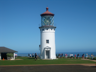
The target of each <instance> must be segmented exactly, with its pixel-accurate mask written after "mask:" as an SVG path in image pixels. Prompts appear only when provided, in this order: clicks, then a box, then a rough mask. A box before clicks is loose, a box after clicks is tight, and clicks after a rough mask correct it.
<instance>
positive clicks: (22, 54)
mask: <svg viewBox="0 0 96 72" xmlns="http://www.w3.org/2000/svg"><path fill="white" fill-rule="evenodd" d="M86 53H87V54H88V55H89V56H90V57H91V54H93V55H94V57H96V52H57V53H56V54H63V56H64V54H67V55H70V54H73V55H75V54H76V55H77V54H79V57H82V54H84V55H85V56H86ZM16 54H17V56H28V54H31V55H32V54H35V53H16ZM39 54H40V53H37V55H39Z"/></svg>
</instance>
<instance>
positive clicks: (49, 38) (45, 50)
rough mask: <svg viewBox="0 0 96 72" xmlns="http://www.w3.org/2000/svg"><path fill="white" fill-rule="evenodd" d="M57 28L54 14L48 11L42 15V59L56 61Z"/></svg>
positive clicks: (40, 46)
mask: <svg viewBox="0 0 96 72" xmlns="http://www.w3.org/2000/svg"><path fill="white" fill-rule="evenodd" d="M55 28H56V27H55V26H54V14H53V13H51V12H49V11H48V7H47V8H46V12H44V13H42V14H41V26H40V27H39V29H40V45H39V48H40V58H41V59H56V50H55Z"/></svg>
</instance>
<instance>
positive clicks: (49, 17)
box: [41, 7, 54, 26]
mask: <svg viewBox="0 0 96 72" xmlns="http://www.w3.org/2000/svg"><path fill="white" fill-rule="evenodd" d="M41 26H54V14H53V13H51V12H49V11H48V7H47V8H46V12H44V13H42V14H41Z"/></svg>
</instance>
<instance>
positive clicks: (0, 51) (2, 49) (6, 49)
mask: <svg viewBox="0 0 96 72" xmlns="http://www.w3.org/2000/svg"><path fill="white" fill-rule="evenodd" d="M2 52H7V53H8V52H12V53H14V52H17V51H15V50H12V49H9V48H6V47H0V53H2Z"/></svg>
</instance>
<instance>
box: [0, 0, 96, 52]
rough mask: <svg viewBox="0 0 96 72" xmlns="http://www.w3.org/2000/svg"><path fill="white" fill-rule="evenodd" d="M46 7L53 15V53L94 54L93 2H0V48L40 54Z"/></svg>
mask: <svg viewBox="0 0 96 72" xmlns="http://www.w3.org/2000/svg"><path fill="white" fill-rule="evenodd" d="M47 6H48V7H49V11H50V12H52V13H54V14H55V16H54V24H55V25H56V27H57V28H56V52H96V0H0V46H5V47H8V48H11V49H13V50H16V51H18V52H19V53H28V52H30V53H31V52H39V44H40V30H39V28H38V27H39V25H40V24H41V17H40V14H41V13H43V12H45V11H46V7H47Z"/></svg>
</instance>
